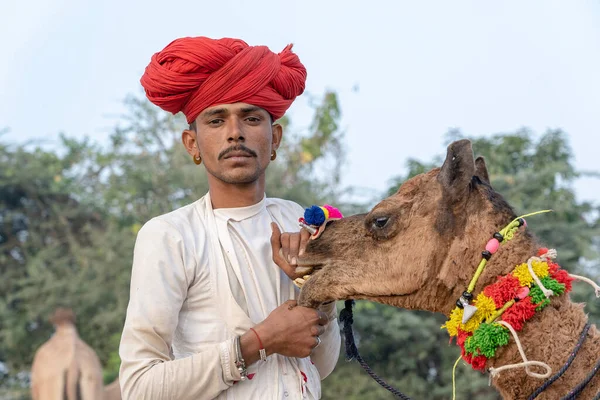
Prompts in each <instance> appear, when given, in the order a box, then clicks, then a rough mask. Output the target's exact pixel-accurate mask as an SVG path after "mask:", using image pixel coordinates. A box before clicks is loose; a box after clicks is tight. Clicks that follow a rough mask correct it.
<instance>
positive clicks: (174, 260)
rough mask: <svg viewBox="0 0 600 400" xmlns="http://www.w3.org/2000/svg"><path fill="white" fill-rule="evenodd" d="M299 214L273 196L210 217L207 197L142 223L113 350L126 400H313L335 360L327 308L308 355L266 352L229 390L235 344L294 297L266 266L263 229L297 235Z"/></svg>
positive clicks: (335, 334)
mask: <svg viewBox="0 0 600 400" xmlns="http://www.w3.org/2000/svg"><path fill="white" fill-rule="evenodd" d="M303 211H304V210H303V209H302V208H301V207H300V206H299V205H297V204H295V203H293V202H290V201H286V200H281V199H271V198H265V199H263V200H262V201H261V202H260V203H258V204H256V205H253V206H250V207H243V208H236V209H218V210H213V209H212V205H211V202H210V196H209V195H208V194H207V195H206V196H204V197H203V198H202V199H200V200H198V201H196V202H195V203H193V204H191V205H189V206H186V207H183V208H180V209H178V210H176V211H174V212H171V213H169V214H165V215H162V216H160V217H157V218H154V219H152V220H150V221H149V222H147V223H146V224H145V225H144V227H143V228H142V229H141V230H140V232H139V234H138V238H137V240H136V245H135V251H134V260H133V269H132V278H131V292H130V301H129V306H128V309H127V318H126V321H125V327H124V330H123V335H122V337H121V346H120V350H119V352H120V356H121V360H122V363H121V371H120V380H121V385H122V392H123V398H124V399H169V400H171V399H213V398H218V399H278V400H279V399H312V398H314V399H317V398H320V392H321V390H320V379H322V378H324V377H326V376H327V375H329V373H331V371H332V370H333V367H334V366H335V363H336V361H337V358H338V355H339V347H340V334H339V327H338V324H337V321H336V320H335V316H336V315H337V313H336V309H335V303H332V304H331V305H330V306H328V307H326V308H324V309H323V311H325V312H327V313H328V315H329V316H330V319H331V320H332V321H331V322H330V323H329V325H328V326H327V329H326V332H325V333H324V334H323V335H321V339H322V344H321V345H320V346H319V347H317V348H316V349H315V351H314V352H313V354H312V356H311V357H309V358H305V359H297V358H287V357H283V356H280V355H271V356H269V357H268V359H267V361H266V362H261V361H259V362H257V363H254V364H253V365H251V366H250V367H249V368H248V372H249V374H254V375H252V379H251V380H246V381H240V382H237V383H235V384H234V382H235V381H237V380H239V373H238V372H237V370H236V369H235V365H234V354H235V353H234V350H233V338H234V337H235V336H236V335H241V334H243V333H244V332H246V331H248V330H249V328H251V327H253V326H254V325H256V324H257V323H259V322H261V321H262V320H264V319H265V318H266V317H267V316H268V315H269V313H270V312H271V311H272V310H273V309H274V308H275V307H277V306H279V305H280V304H282V303H283V302H285V301H286V300H288V299H294V298H296V297H297V294H298V289H297V288H296V287H295V286H294V285H293V284H292V283H291V281H290V280H289V278H288V277H287V276H286V275H285V274H283V272H281V271H280V269H279V268H278V267H277V266H276V265H275V264H274V263H273V261H272V255H271V246H270V235H271V228H270V223H271V221H274V222H276V223H277V224H278V225H279V227H280V229H281V230H282V231H288V232H291V231H297V230H298V225H297V221H298V217H299V216H301V215H302V213H303ZM232 275H234V276H232ZM232 291H233V292H232ZM240 291H241V293H240ZM313 363H314V364H313ZM305 377H306V381H305Z"/></svg>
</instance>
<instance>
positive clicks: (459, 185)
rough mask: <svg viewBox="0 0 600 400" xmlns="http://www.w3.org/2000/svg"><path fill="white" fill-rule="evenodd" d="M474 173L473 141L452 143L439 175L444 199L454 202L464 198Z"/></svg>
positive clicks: (465, 140) (464, 140)
mask: <svg viewBox="0 0 600 400" xmlns="http://www.w3.org/2000/svg"><path fill="white" fill-rule="evenodd" d="M474 175H475V162H474V161H473V148H472V147H471V141H470V140H468V139H463V140H459V141H456V142H453V143H450V145H449V146H448V150H447V153H446V160H445V161H444V165H442V168H441V170H440V173H439V175H438V177H437V179H438V182H439V183H440V184H441V185H442V188H443V191H444V200H446V201H447V202H449V203H454V202H456V201H458V200H460V199H462V198H463V197H464V196H465V195H466V194H467V191H468V190H469V184H470V183H471V180H472V179H473V176H474Z"/></svg>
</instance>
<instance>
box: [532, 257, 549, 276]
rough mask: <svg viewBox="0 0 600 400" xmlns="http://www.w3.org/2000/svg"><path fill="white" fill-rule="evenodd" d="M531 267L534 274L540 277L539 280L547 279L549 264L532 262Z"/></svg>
mask: <svg viewBox="0 0 600 400" xmlns="http://www.w3.org/2000/svg"><path fill="white" fill-rule="evenodd" d="M531 267H532V269H533V272H535V274H536V275H537V276H538V278H540V279H541V278H545V277H547V276H548V263H547V262H544V261H538V260H533V261H532V262H531Z"/></svg>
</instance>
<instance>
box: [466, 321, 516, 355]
mask: <svg viewBox="0 0 600 400" xmlns="http://www.w3.org/2000/svg"><path fill="white" fill-rule="evenodd" d="M509 338H510V335H509V333H508V329H506V328H505V327H504V326H502V325H500V324H494V323H492V324H486V323H483V324H481V325H479V327H478V328H477V329H476V330H475V332H473V336H471V337H469V338H468V339H467V340H466V342H465V351H466V352H467V353H470V354H473V355H475V356H478V355H480V354H483V355H484V356H486V357H487V358H492V357H494V355H495V354H496V349H497V348H498V347H500V346H504V345H505V344H507V343H508V340H509Z"/></svg>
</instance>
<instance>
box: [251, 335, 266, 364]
mask: <svg viewBox="0 0 600 400" xmlns="http://www.w3.org/2000/svg"><path fill="white" fill-rule="evenodd" d="M250 330H251V331H252V332H254V334H255V335H256V337H257V339H258V344H259V345H260V349H259V350H258V353H259V354H260V359H261V360H263V361H267V351H266V350H265V348H264V346H263V344H262V340H260V336H258V333H256V331H255V330H254V328H250Z"/></svg>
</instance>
